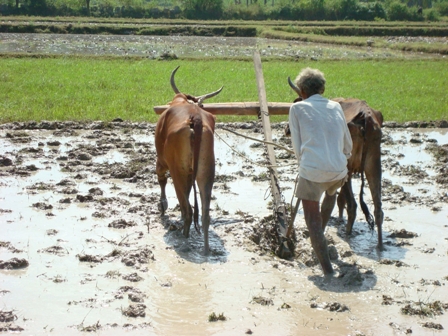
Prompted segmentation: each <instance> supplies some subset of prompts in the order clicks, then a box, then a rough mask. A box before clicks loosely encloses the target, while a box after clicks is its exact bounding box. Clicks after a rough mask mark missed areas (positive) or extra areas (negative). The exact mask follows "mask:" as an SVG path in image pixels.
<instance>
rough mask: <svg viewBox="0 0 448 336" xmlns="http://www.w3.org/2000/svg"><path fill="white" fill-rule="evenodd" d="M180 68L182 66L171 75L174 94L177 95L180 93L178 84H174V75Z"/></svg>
mask: <svg viewBox="0 0 448 336" xmlns="http://www.w3.org/2000/svg"><path fill="white" fill-rule="evenodd" d="M179 67H180V65H179V66H178V67H177V68H176V69H174V70H173V72H172V73H171V78H170V83H171V87H172V88H173V90H174V93H176V94H177V93H180V91H179V89H178V88H177V86H176V83H174V75H175V74H176V71H177V69H179Z"/></svg>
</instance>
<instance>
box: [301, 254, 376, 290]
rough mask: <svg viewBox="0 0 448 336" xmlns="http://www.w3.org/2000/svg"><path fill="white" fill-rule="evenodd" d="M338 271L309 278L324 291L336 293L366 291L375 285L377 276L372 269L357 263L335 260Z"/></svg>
mask: <svg viewBox="0 0 448 336" xmlns="http://www.w3.org/2000/svg"><path fill="white" fill-rule="evenodd" d="M334 263H335V264H336V265H337V268H336V269H337V271H336V272H335V274H334V275H332V276H318V275H311V276H309V277H308V280H310V281H312V282H313V283H314V285H315V286H316V287H318V288H319V289H321V290H323V291H327V292H335V293H349V292H354V293H356V292H366V291H369V290H371V289H372V288H374V287H375V285H376V283H377V276H376V275H375V273H374V272H373V271H372V270H370V269H367V270H366V269H362V268H361V267H359V266H358V265H357V264H356V263H354V264H350V263H346V262H344V261H341V260H337V261H336V262H334Z"/></svg>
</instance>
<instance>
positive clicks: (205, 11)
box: [184, 0, 223, 20]
mask: <svg viewBox="0 0 448 336" xmlns="http://www.w3.org/2000/svg"><path fill="white" fill-rule="evenodd" d="M222 13H223V0H185V1H184V15H185V17H186V18H187V19H202V20H213V19H220V18H221V17H222Z"/></svg>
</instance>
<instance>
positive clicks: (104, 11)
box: [0, 0, 447, 21]
mask: <svg viewBox="0 0 448 336" xmlns="http://www.w3.org/2000/svg"><path fill="white" fill-rule="evenodd" d="M446 4H447V1H446V0H419V1H417V0H373V1H364V0H0V13H2V15H32V16H36V15H42V16H91V17H115V18H119V17H122V18H123V17H125V18H170V19H173V18H186V19H201V20H300V21H302V20H319V21H324V20H325V21H329V20H337V21H342V20H356V21H375V20H388V21H396V20H399V21H425V20H426V21H437V20H439V19H440V18H441V17H443V16H445V15H447V5H446Z"/></svg>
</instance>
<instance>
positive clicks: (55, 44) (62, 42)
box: [0, 33, 442, 59]
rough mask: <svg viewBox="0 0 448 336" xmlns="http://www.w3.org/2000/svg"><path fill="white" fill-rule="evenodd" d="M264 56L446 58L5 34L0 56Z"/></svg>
mask: <svg viewBox="0 0 448 336" xmlns="http://www.w3.org/2000/svg"><path fill="white" fill-rule="evenodd" d="M255 50H259V52H260V54H261V56H274V57H285V58H291V57H293V58H298V59H299V58H311V59H366V58H368V59H391V58H418V59H422V58H441V57H442V56H441V55H436V54H434V55H431V54H428V55H424V54H421V53H412V52H401V51H393V50H389V49H383V48H366V47H349V46H337V45H328V44H316V43H311V42H299V41H284V40H276V39H265V38H252V37H208V36H134V35H128V36H123V35H76V34H16V33H0V53H33V54H35V53H37V54H51V55H73V54H75V55H101V56H104V55H106V56H108V55H118V56H143V57H148V58H159V57H161V56H162V55H164V54H167V53H168V54H171V55H173V54H174V55H176V56H177V57H201V58H203V57H250V58H252V56H253V53H254V51H255Z"/></svg>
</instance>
